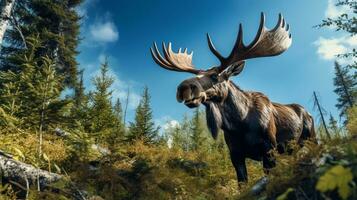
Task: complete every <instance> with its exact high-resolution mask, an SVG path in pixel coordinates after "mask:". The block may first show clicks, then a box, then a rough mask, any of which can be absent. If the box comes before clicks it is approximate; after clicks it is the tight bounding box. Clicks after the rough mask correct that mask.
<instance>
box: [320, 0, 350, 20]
mask: <svg viewBox="0 0 357 200" xmlns="http://www.w3.org/2000/svg"><path fill="white" fill-rule="evenodd" d="M336 3H338V2H337V1H336V0H328V2H327V9H326V11H325V17H327V18H337V17H338V16H340V15H341V14H343V13H351V9H350V8H349V7H348V6H347V5H343V6H336V5H335V4H336Z"/></svg>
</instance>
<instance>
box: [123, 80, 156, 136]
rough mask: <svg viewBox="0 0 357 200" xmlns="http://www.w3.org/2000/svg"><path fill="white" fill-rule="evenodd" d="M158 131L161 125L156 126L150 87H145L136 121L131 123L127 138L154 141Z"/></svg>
mask: <svg viewBox="0 0 357 200" xmlns="http://www.w3.org/2000/svg"><path fill="white" fill-rule="evenodd" d="M158 132H159V127H155V124H154V122H153V116H152V110H151V107H150V94H149V89H148V88H147V87H145V88H144V92H143V95H142V98H141V101H140V103H139V105H138V107H137V108H136V112H135V121H134V122H131V123H130V127H129V135H128V136H127V139H128V141H131V142H132V141H135V140H138V139H141V140H144V141H145V142H147V143H153V142H155V139H156V138H157V135H158Z"/></svg>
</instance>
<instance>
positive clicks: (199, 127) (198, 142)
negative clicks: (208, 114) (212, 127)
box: [191, 108, 207, 151]
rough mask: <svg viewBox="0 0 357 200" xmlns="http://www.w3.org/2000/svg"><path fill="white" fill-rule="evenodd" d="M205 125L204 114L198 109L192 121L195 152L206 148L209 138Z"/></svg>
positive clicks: (192, 139) (192, 138) (192, 146)
mask: <svg viewBox="0 0 357 200" xmlns="http://www.w3.org/2000/svg"><path fill="white" fill-rule="evenodd" d="M204 125H205V124H204V120H203V118H202V113H201V111H200V109H199V108H196V109H195V112H194V114H193V117H192V120H191V141H192V143H191V149H192V150H193V151H198V150H204V149H205V148H206V145H207V144H206V141H207V137H206V135H205V127H204Z"/></svg>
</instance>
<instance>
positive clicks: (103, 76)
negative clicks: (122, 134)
mask: <svg viewBox="0 0 357 200" xmlns="http://www.w3.org/2000/svg"><path fill="white" fill-rule="evenodd" d="M108 72H109V64H108V60H105V61H104V63H103V64H102V65H101V68H100V74H99V75H97V76H95V77H94V78H93V80H92V82H93V84H94V86H95V90H94V91H92V92H90V94H89V96H90V104H91V107H90V111H89V116H90V120H89V122H90V124H89V127H88V128H89V130H87V131H89V132H91V133H93V134H94V135H97V136H98V137H96V139H99V137H101V136H104V135H105V134H108V132H110V131H111V130H110V129H112V128H113V127H114V126H115V116H114V112H113V109H112V102H111V98H112V92H113V91H111V90H110V87H111V85H112V84H113V82H114V78H113V77H112V76H110V75H109V74H108ZM104 132H105V133H104Z"/></svg>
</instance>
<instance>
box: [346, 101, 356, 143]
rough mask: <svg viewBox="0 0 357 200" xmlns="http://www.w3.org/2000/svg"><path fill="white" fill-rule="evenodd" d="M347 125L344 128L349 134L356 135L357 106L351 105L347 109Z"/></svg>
mask: <svg viewBox="0 0 357 200" xmlns="http://www.w3.org/2000/svg"><path fill="white" fill-rule="evenodd" d="M347 119H348V122H347V125H346V128H347V130H348V132H349V133H350V134H351V135H354V136H356V135H357V106H353V107H352V108H351V109H349V110H348V111H347Z"/></svg>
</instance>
